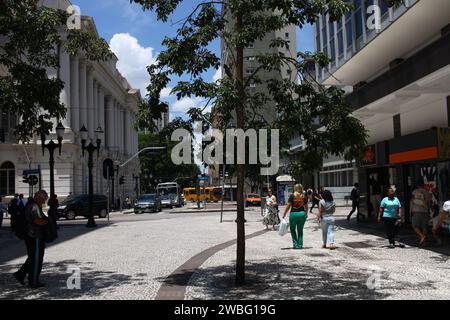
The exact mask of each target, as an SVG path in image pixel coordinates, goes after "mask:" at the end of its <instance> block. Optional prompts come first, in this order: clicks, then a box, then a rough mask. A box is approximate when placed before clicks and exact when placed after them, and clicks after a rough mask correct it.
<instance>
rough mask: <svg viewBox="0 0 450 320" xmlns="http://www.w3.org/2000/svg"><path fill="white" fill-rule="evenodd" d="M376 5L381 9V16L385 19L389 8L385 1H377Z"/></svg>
mask: <svg viewBox="0 0 450 320" xmlns="http://www.w3.org/2000/svg"><path fill="white" fill-rule="evenodd" d="M378 5H379V6H380V9H381V16H382V17H383V20H384V18H386V16H387V13H388V12H389V6H388V5H387V3H386V0H378Z"/></svg>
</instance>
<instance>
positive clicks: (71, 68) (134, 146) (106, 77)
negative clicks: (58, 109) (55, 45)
mask: <svg viewBox="0 0 450 320" xmlns="http://www.w3.org/2000/svg"><path fill="white" fill-rule="evenodd" d="M41 4H42V5H45V6H48V7H52V8H58V9H65V8H67V7H68V6H69V5H70V2H69V1H63V0H60V1H41ZM81 22H82V23H81V26H82V28H86V29H89V30H92V31H94V32H96V27H95V23H94V20H93V18H92V17H87V16H82V19H81ZM63 36H64V35H63ZM59 51H60V53H59V58H60V68H59V69H58V70H48V75H49V77H59V78H60V79H61V80H62V81H64V83H65V86H64V89H63V90H62V92H61V95H60V99H61V102H62V103H64V105H65V106H66V108H67V116H66V118H65V119H61V122H62V124H63V125H64V127H65V128H66V131H65V134H64V139H63V146H62V154H61V155H58V152H55V192H56V194H57V195H58V196H59V197H60V198H65V197H67V196H68V195H69V194H74V195H76V194H86V193H87V192H88V167H87V156H86V157H83V156H82V150H81V141H80V129H81V128H82V127H83V126H85V127H86V128H87V129H88V131H89V138H90V139H95V134H94V131H95V130H96V129H97V128H98V127H101V128H102V129H103V131H104V132H105V134H104V140H103V141H102V143H101V150H100V155H99V156H98V157H97V154H95V155H94V171H93V172H94V192H95V193H100V194H107V192H108V190H109V194H110V196H111V200H112V194H114V195H115V199H114V200H117V199H118V198H119V197H120V196H121V197H122V199H123V198H124V197H126V196H130V197H134V196H135V195H136V190H135V187H136V179H134V178H135V177H137V176H139V173H140V164H139V161H138V160H134V161H133V162H132V163H130V165H128V166H126V167H124V168H121V169H120V170H119V172H118V176H116V179H115V183H114V184H113V183H112V182H111V183H110V184H109V187H108V181H107V180H106V179H105V178H104V177H103V162H104V161H105V160H107V159H111V160H112V161H113V162H115V163H116V164H119V163H123V162H125V160H127V159H129V158H130V157H131V156H132V155H134V154H135V153H136V152H137V151H138V136H137V132H136V131H135V129H134V125H133V124H134V121H135V114H136V112H137V105H138V103H139V101H140V100H141V95H140V92H139V90H136V89H133V88H132V87H131V86H130V84H129V83H128V81H127V80H126V79H125V78H124V77H123V76H122V75H121V74H120V72H119V71H118V70H117V68H116V63H117V57H115V56H114V57H113V58H112V59H111V60H109V61H107V62H92V61H89V60H87V59H86V58H85V56H84V55H83V53H79V54H78V55H76V56H69V55H68V54H66V53H65V52H64V51H63V50H59ZM3 72H6V70H3ZM17 123H18V119H17V117H16V116H15V115H13V114H2V119H1V127H2V129H3V130H4V131H5V132H6V134H5V138H6V139H5V143H1V144H0V195H2V196H11V195H13V194H14V193H23V194H25V195H28V193H29V186H28V185H27V184H25V183H23V182H22V172H23V171H24V170H28V169H38V168H40V169H41V180H42V181H41V186H42V188H44V189H47V190H48V189H49V185H50V174H49V164H48V156H49V155H48V152H47V151H46V153H45V154H44V155H42V149H41V141H40V138H39V137H34V138H33V139H32V141H30V143H26V144H24V143H22V142H19V141H17V139H16V138H15V136H14V127H15V126H16V125H17ZM57 123H58V121H57V120H56V119H55V120H54V127H56V124H57ZM55 138H56V135H55V132H53V133H52V134H51V135H50V136H49V137H47V139H48V140H50V139H54V140H56V139H55ZM48 140H47V141H48ZM94 141H95V140H94ZM88 143H89V142H88ZM116 174H117V173H116ZM121 176H124V180H125V184H124V185H121V186H119V185H118V180H119V179H117V178H120V177H121ZM112 188H114V190H113V189H112Z"/></svg>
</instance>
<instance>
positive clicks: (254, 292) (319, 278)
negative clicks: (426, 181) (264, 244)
mask: <svg viewBox="0 0 450 320" xmlns="http://www.w3.org/2000/svg"><path fill="white" fill-rule="evenodd" d="M321 265H322V267H320V268H316V267H314V266H312V265H311V264H300V263H299V262H298V260H296V259H295V258H289V259H283V261H277V260H260V261H257V262H248V263H247V267H246V282H247V285H245V286H242V287H236V286H235V285H234V280H235V266H234V265H226V266H218V267H211V268H202V269H201V270H199V271H198V272H196V273H195V274H194V276H193V277H192V278H191V281H190V282H189V290H188V298H193V299H202V298H207V299H225V300H242V299H244V300H254V299H263V300H285V299H290V300H298V299H301V300H328V299H333V300H375V299H377V300H378V299H387V298H389V297H390V293H387V292H386V290H387V291H392V290H394V291H397V290H400V291H401V290H402V288H408V289H411V288H413V289H418V290H421V289H423V288H426V289H427V290H429V289H430V288H433V283H432V282H430V281H427V282H426V283H421V284H420V285H417V284H411V283H409V282H408V283H405V282H399V281H392V280H390V279H389V276H388V275H386V274H381V276H382V279H385V280H383V281H382V282H381V289H382V290H371V289H369V287H368V285H367V284H368V279H369V282H370V279H371V278H370V277H371V275H373V274H371V273H369V272H368V271H367V272H364V271H361V270H360V269H356V268H355V269H348V268H346V269H342V268H341V269H339V270H337V269H336V268H337V265H339V263H338V264H336V261H328V262H323V263H321ZM165 281H170V279H166V280H165ZM370 283H371V282H370ZM369 285H370V284H369ZM191 291H192V293H191Z"/></svg>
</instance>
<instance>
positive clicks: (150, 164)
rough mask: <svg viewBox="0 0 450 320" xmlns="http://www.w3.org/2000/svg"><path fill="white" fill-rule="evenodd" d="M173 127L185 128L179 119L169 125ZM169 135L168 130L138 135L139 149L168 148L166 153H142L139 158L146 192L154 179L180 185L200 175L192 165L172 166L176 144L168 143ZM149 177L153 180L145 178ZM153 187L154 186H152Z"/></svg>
mask: <svg viewBox="0 0 450 320" xmlns="http://www.w3.org/2000/svg"><path fill="white" fill-rule="evenodd" d="M174 126H177V128H180V127H187V125H186V124H185V123H184V124H183V120H181V119H179V118H177V119H175V120H174V121H172V122H171V124H169V127H174ZM170 135H171V131H169V130H165V131H162V132H161V133H159V134H157V133H150V134H143V133H142V134H139V149H143V148H145V147H149V146H153V145H161V144H166V145H167V146H168V151H167V152H164V153H152V152H143V153H141V155H140V156H139V157H140V162H141V169H142V172H143V179H142V184H141V185H142V187H143V188H144V189H145V190H146V192H149V191H151V189H152V181H153V179H155V178H162V179H164V180H165V181H166V180H168V181H173V180H177V182H179V183H180V184H182V182H183V181H185V180H189V179H193V178H195V177H197V175H198V174H199V173H200V170H199V168H198V167H197V166H196V165H194V164H192V165H179V166H177V165H175V164H173V162H172V160H171V158H170V155H171V151H172V148H173V147H174V146H175V145H176V142H173V141H170ZM149 175H152V176H153V178H149V177H147V176H149ZM153 187H155V186H154V185H153Z"/></svg>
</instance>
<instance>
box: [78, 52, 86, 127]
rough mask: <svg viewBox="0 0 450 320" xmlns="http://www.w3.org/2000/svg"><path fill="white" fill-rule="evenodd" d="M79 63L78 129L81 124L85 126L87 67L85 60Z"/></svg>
mask: <svg viewBox="0 0 450 320" xmlns="http://www.w3.org/2000/svg"><path fill="white" fill-rule="evenodd" d="M79 65H80V99H79V100H80V101H79V102H80V124H79V128H77V129H78V131H79V130H80V129H81V127H82V126H87V92H86V89H87V87H86V82H87V81H86V80H87V69H86V60H84V59H83V60H81V59H80V61H79Z"/></svg>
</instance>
